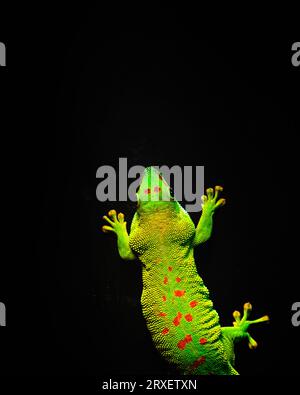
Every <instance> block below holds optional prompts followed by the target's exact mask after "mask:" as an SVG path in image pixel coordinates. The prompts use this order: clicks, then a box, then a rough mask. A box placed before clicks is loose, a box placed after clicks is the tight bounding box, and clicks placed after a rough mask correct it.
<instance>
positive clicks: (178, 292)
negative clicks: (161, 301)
mask: <svg viewBox="0 0 300 395" xmlns="http://www.w3.org/2000/svg"><path fill="white" fill-rule="evenodd" d="M184 294H185V291H184V290H180V289H177V290H176V291H174V295H175V296H178V297H181V296H183V295H184Z"/></svg>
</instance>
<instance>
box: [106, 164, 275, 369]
mask: <svg viewBox="0 0 300 395" xmlns="http://www.w3.org/2000/svg"><path fill="white" fill-rule="evenodd" d="M222 191H223V188H222V187H221V186H215V188H214V189H213V188H208V189H206V195H203V196H202V202H203V204H202V213H201V216H200V219H199V222H198V224H197V226H195V225H194V223H193V221H192V219H191V217H190V215H189V214H188V212H187V211H186V210H185V209H184V208H183V207H182V206H181V204H180V203H179V202H178V201H177V200H176V199H175V197H174V196H173V194H172V193H171V189H170V186H169V185H168V183H167V182H166V180H165V178H164V177H163V175H162V174H161V173H160V172H159V171H158V170H157V169H156V168H155V167H147V168H146V169H145V170H144V173H143V175H142V177H141V182H140V185H139V187H138V190H137V209H136V212H135V214H134V216H133V219H132V222H131V227H130V233H129V234H128V232H127V223H126V221H125V217H124V214H123V213H121V212H120V213H118V214H117V212H116V210H110V211H109V213H108V215H105V216H103V219H104V220H105V221H106V222H107V224H105V225H103V226H102V230H103V232H106V233H108V232H113V233H115V234H116V236H117V246H118V251H119V255H120V257H121V258H122V259H124V260H134V259H139V261H140V262H141V264H142V281H143V290H142V296H141V305H142V312H143V315H144V317H145V321H146V325H147V328H148V330H149V331H150V334H151V337H152V340H153V343H154V345H155V346H156V348H157V349H158V351H159V352H160V353H161V355H162V356H163V357H164V358H165V359H166V360H167V361H168V362H169V363H171V364H172V365H173V366H175V367H176V368H177V369H178V370H179V371H180V372H181V373H182V374H191V375H194V374H195V375H238V374H239V373H238V371H237V370H236V369H235V353H234V344H235V343H236V342H237V341H239V340H241V339H247V340H248V345H249V347H250V349H254V348H256V347H257V342H256V341H255V340H254V339H253V338H252V336H251V335H250V334H249V332H248V328H249V326H250V325H252V324H256V323H259V322H264V321H268V320H269V317H268V316H267V315H265V316H263V317H261V318H258V319H256V320H249V315H250V312H251V310H252V306H251V304H250V303H249V302H247V303H245V304H244V306H243V314H241V313H240V312H239V311H234V312H233V318H234V322H233V326H225V327H223V326H221V325H220V320H219V315H218V313H217V311H216V310H215V309H214V306H213V302H212V301H211V300H210V296H209V291H208V289H207V287H206V286H205V284H204V282H203V280H202V278H201V277H200V275H199V274H198V270H197V267H196V264H195V259H194V248H195V247H197V246H199V245H201V244H202V243H204V242H205V241H207V240H208V239H209V238H210V236H211V233H212V227H213V215H214V213H215V210H216V209H218V208H219V207H221V206H223V205H224V204H225V199H224V198H219V194H220V193H221V192H222Z"/></svg>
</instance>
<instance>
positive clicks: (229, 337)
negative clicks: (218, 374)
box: [221, 303, 269, 364]
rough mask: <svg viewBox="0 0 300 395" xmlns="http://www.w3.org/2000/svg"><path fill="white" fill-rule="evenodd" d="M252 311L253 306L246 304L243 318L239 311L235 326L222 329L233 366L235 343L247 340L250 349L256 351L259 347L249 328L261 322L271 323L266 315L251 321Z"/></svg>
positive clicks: (235, 312)
mask: <svg viewBox="0 0 300 395" xmlns="http://www.w3.org/2000/svg"><path fill="white" fill-rule="evenodd" d="M251 311H252V305H251V304H250V303H245V304H244V313H243V317H242V318H241V313H240V312H239V311H234V312H233V318H234V322H233V326H224V327H222V328H221V329H222V335H223V343H224V347H225V349H226V353H227V355H228V357H229V360H230V361H231V363H232V364H234V359H235V358H234V343H235V342H236V341H239V340H242V339H247V340H248V345H249V348H250V349H255V348H256V347H257V342H256V341H255V340H254V339H253V337H252V336H251V335H250V333H249V332H248V328H249V326H250V325H252V324H258V323H260V322H267V321H269V317H268V316H267V315H264V316H263V317H260V318H258V319H256V320H249V319H248V318H249V315H250V313H251Z"/></svg>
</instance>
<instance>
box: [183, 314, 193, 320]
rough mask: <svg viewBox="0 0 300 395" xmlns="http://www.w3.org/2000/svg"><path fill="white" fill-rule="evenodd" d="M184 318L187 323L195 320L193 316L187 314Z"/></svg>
mask: <svg viewBox="0 0 300 395" xmlns="http://www.w3.org/2000/svg"><path fill="white" fill-rule="evenodd" d="M184 318H185V319H186V320H187V322H191V321H192V320H193V316H192V314H187V315H185V316H184Z"/></svg>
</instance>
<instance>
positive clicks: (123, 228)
mask: <svg viewBox="0 0 300 395" xmlns="http://www.w3.org/2000/svg"><path fill="white" fill-rule="evenodd" d="M109 217H110V218H109ZM103 219H104V220H105V221H107V222H108V223H109V225H110V226H108V225H104V226H102V231H103V232H105V233H107V232H114V233H115V234H116V235H117V239H118V250H119V254H120V257H121V258H122V259H125V260H134V259H136V256H135V255H134V253H133V252H132V250H131V248H130V246H129V235H128V232H127V222H125V221H124V214H123V213H119V214H118V215H117V213H116V210H110V211H109V212H108V217H107V216H106V215H104V216H103Z"/></svg>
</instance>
